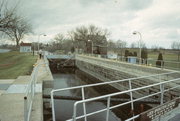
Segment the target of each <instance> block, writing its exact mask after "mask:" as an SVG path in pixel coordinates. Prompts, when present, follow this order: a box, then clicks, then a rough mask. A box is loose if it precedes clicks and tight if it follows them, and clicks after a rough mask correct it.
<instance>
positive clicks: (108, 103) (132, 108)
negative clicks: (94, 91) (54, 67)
mask: <svg viewBox="0 0 180 121" xmlns="http://www.w3.org/2000/svg"><path fill="white" fill-rule="evenodd" d="M174 73H178V74H179V72H169V73H163V74H156V75H150V76H142V77H136V78H129V79H123V80H115V81H110V82H102V83H95V84H89V85H82V86H76V87H69V88H63V89H55V90H52V91H51V105H52V117H53V121H56V116H55V105H54V93H55V92H60V91H65V90H73V89H80V90H81V95H82V100H80V101H77V102H75V103H74V107H73V116H72V119H69V120H67V121H76V120H77V119H82V118H84V120H85V121H87V117H88V116H91V115H94V114H97V113H100V112H104V111H106V121H109V111H110V110H111V109H114V108H117V107H120V106H123V105H126V104H131V110H134V102H136V101H139V100H143V99H147V98H150V97H152V96H156V95H159V94H160V102H161V104H163V103H164V101H165V100H164V93H165V92H167V91H170V90H173V89H176V88H178V87H179V86H180V85H179V84H177V86H172V87H168V88H167V87H166V88H165V84H167V83H175V81H180V78H179V77H178V78H176V79H171V80H165V81H162V80H160V81H159V82H157V83H154V84H150V85H145V86H142V87H139V88H132V82H133V81H134V80H137V79H145V78H149V77H155V76H164V75H167V76H169V75H171V74H174ZM120 82H127V83H128V89H127V90H125V91H120V92H116V93H112V94H107V95H103V96H98V97H93V98H89V99H86V98H85V88H87V87H94V86H100V85H101V86H102V85H106V84H113V83H120ZM175 84H176V83H175ZM156 86H159V90H160V91H157V92H155V93H153V94H152V93H151V94H149V95H146V96H143V97H139V98H136V99H134V98H133V92H136V91H139V90H143V89H149V88H152V87H156ZM156 88H157V87H156ZM127 93H128V94H129V95H130V101H127V102H125V103H121V104H118V105H114V106H110V103H111V97H112V96H117V95H121V94H127ZM104 98H106V99H107V107H106V108H105V109H101V110H98V111H95V112H91V113H87V110H86V103H88V102H91V101H96V100H100V99H104ZM79 104H82V105H83V113H84V115H81V116H77V105H79ZM138 116H139V115H135V116H133V117H131V118H129V119H127V121H130V120H133V119H135V118H137V117H138Z"/></svg>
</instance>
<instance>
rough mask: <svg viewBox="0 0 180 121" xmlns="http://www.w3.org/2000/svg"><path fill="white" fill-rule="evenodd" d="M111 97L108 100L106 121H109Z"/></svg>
mask: <svg viewBox="0 0 180 121" xmlns="http://www.w3.org/2000/svg"><path fill="white" fill-rule="evenodd" d="M110 102H111V97H108V99H107V112H106V121H109V107H110Z"/></svg>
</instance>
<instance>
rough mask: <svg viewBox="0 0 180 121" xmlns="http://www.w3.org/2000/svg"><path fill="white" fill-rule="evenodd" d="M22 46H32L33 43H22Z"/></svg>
mask: <svg viewBox="0 0 180 121" xmlns="http://www.w3.org/2000/svg"><path fill="white" fill-rule="evenodd" d="M20 46H31V43H23V42H21V44H20Z"/></svg>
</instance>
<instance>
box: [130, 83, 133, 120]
mask: <svg viewBox="0 0 180 121" xmlns="http://www.w3.org/2000/svg"><path fill="white" fill-rule="evenodd" d="M131 89H132V84H131V80H129V90H131ZM130 98H131V110H132V113H133V116H134V103H133V102H132V101H133V94H132V91H131V92H130ZM133 121H134V119H133Z"/></svg>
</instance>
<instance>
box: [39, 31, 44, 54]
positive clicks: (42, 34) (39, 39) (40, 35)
mask: <svg viewBox="0 0 180 121" xmlns="http://www.w3.org/2000/svg"><path fill="white" fill-rule="evenodd" d="M41 35H43V36H46V34H39V35H38V52H39V40H40V36H41Z"/></svg>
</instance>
